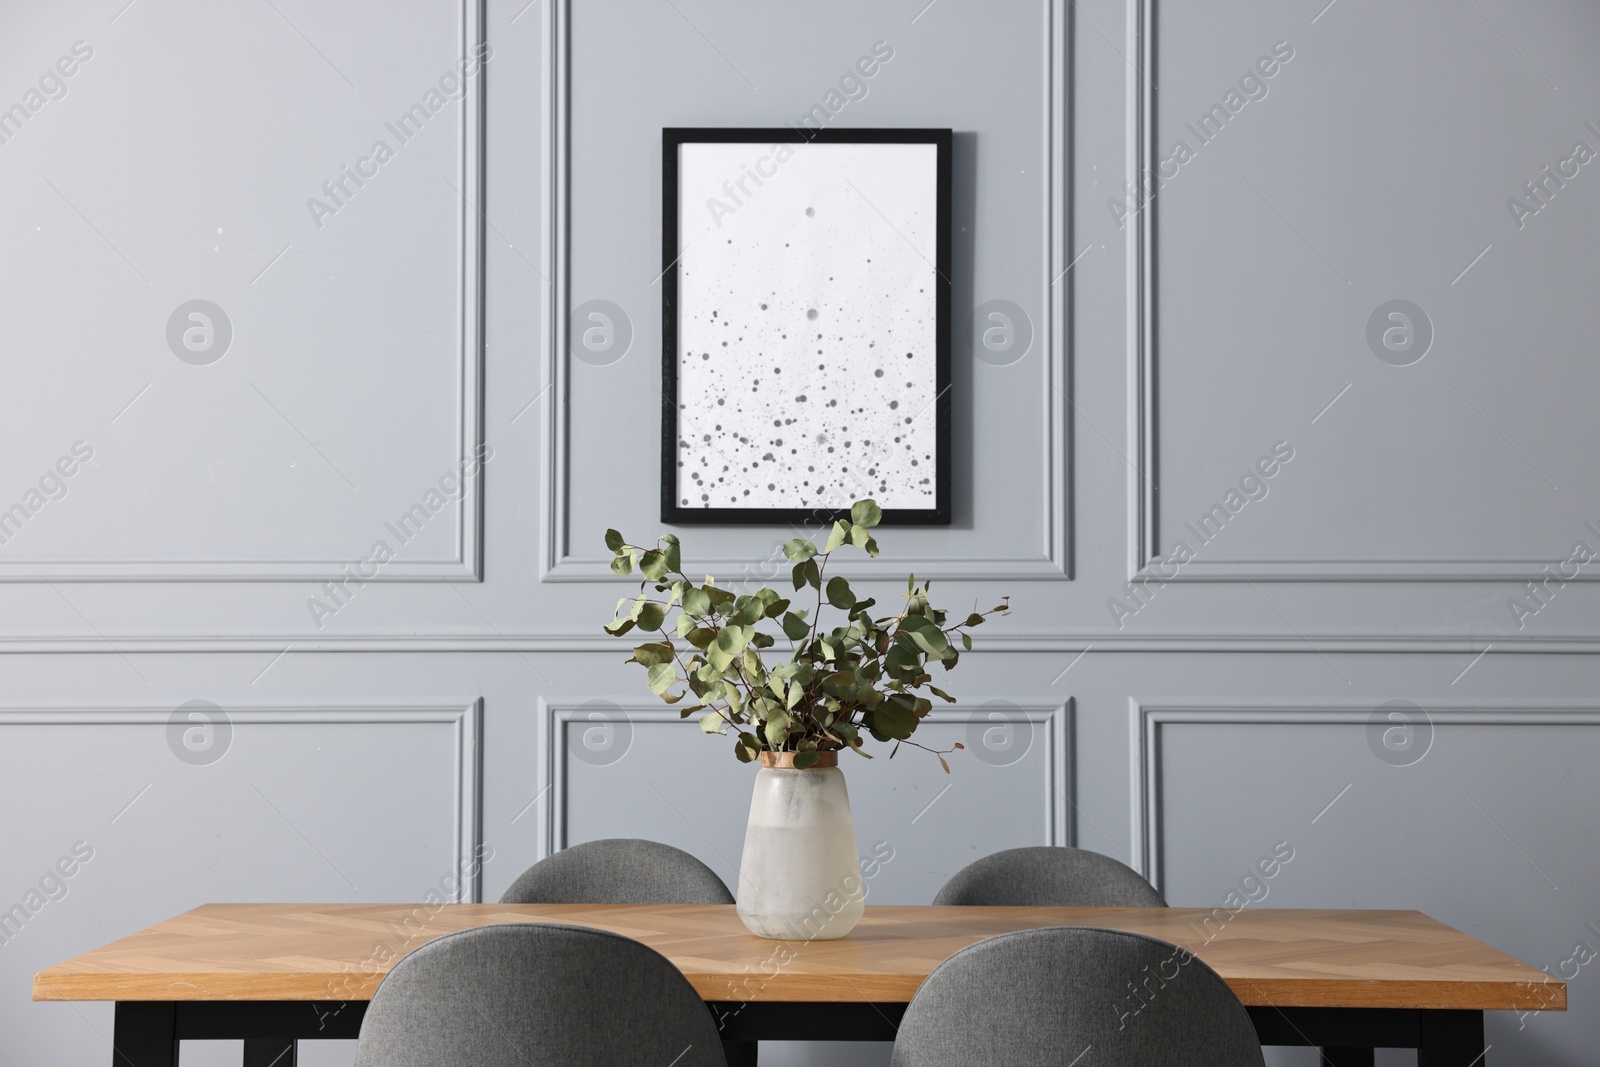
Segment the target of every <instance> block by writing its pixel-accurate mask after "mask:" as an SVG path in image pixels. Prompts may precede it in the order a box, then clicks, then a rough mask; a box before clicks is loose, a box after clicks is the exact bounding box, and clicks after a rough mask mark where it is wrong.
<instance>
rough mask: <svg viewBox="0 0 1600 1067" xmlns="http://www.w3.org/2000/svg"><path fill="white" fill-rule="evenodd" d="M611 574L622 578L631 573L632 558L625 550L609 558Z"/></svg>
mask: <svg viewBox="0 0 1600 1067" xmlns="http://www.w3.org/2000/svg"><path fill="white" fill-rule="evenodd" d="M611 573H613V574H617V575H621V576H622V577H624V578H626V577H627V576H628V575H630V574H632V573H633V557H632V556H631V555H629V554H628V550H627V549H623V550H622V551H620V552H618V553H617V554H616V555H615V556H612V557H611Z"/></svg>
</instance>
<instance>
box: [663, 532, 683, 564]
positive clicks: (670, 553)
mask: <svg viewBox="0 0 1600 1067" xmlns="http://www.w3.org/2000/svg"><path fill="white" fill-rule="evenodd" d="M661 540H663V541H665V542H666V544H667V547H666V548H664V549H662V550H661V558H662V559H664V560H665V561H666V569H667V571H669V572H671V573H678V572H681V571H682V570H683V555H682V550H681V549H679V547H678V539H677V538H676V537H673V536H672V535H671V534H666V535H664V536H663V537H662V538H661Z"/></svg>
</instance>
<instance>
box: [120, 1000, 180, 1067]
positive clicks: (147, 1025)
mask: <svg viewBox="0 0 1600 1067" xmlns="http://www.w3.org/2000/svg"><path fill="white" fill-rule="evenodd" d="M177 1022H178V1010H177V1007H176V1006H175V1005H173V1004H162V1003H152V1002H147V1001H133V1000H119V1001H117V1014H116V1024H115V1029H114V1030H113V1031H112V1033H113V1035H114V1036H113V1039H112V1042H111V1046H112V1052H111V1063H112V1065H113V1067H178V1034H177Z"/></svg>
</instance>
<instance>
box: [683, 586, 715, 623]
mask: <svg viewBox="0 0 1600 1067" xmlns="http://www.w3.org/2000/svg"><path fill="white" fill-rule="evenodd" d="M683 610H684V611H686V612H688V613H689V614H690V615H694V616H696V617H699V616H702V615H709V614H711V597H710V596H709V595H707V593H706V591H705V590H704V589H699V588H690V589H685V590H684V591H683Z"/></svg>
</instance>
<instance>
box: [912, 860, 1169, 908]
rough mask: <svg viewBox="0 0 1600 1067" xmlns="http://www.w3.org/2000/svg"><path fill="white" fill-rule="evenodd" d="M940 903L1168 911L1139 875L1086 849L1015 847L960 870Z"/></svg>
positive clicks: (947, 885) (939, 899)
mask: <svg viewBox="0 0 1600 1067" xmlns="http://www.w3.org/2000/svg"><path fill="white" fill-rule="evenodd" d="M933 902H934V903H935V904H989V905H1013V906H1027V907H1036V908H1044V907H1053V908H1072V907H1083V908H1164V907H1166V906H1167V902H1166V901H1165V900H1162V899H1161V894H1160V893H1157V892H1156V891H1155V887H1154V886H1152V885H1151V884H1150V883H1149V882H1147V881H1145V880H1144V879H1143V878H1141V877H1140V876H1139V872H1138V871H1136V870H1134V869H1133V868H1132V867H1129V866H1127V865H1126V864H1122V863H1118V862H1117V861H1116V860H1114V859H1112V858H1111V857H1110V856H1102V855H1101V854H1100V853H1098V852H1089V851H1087V850H1086V849H1081V848H1053V847H1050V846H1041V847H1036V848H1012V849H1007V850H1006V851H1004V852H996V853H995V854H994V855H992V856H985V857H984V858H983V859H981V860H978V861H976V862H974V863H969V864H968V865H967V866H965V867H963V868H962V869H961V870H959V871H957V872H956V875H955V877H954V878H951V879H950V880H949V881H948V882H946V883H945V884H944V888H943V889H941V890H939V895H938V896H936V897H934V898H933Z"/></svg>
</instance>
